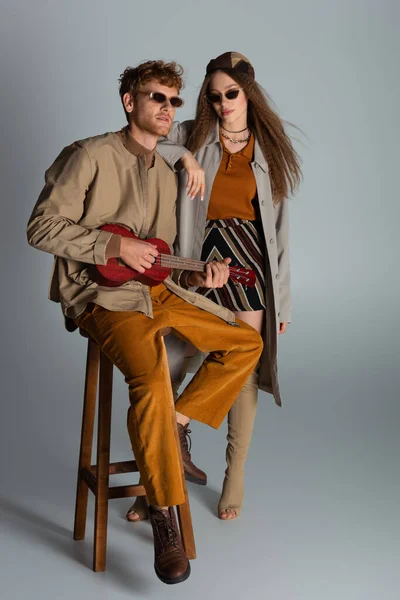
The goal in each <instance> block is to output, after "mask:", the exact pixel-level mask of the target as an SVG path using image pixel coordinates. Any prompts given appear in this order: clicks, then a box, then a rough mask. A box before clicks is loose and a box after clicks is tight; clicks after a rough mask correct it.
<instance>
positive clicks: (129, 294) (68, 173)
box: [27, 128, 235, 323]
mask: <svg viewBox="0 0 400 600" xmlns="http://www.w3.org/2000/svg"><path fill="white" fill-rule="evenodd" d="M148 159H149V151H146V149H145V148H143V146H141V145H140V144H138V142H136V140H134V138H133V137H132V136H131V135H130V133H129V131H128V130H127V128H125V129H123V130H121V131H120V132H117V133H106V134H104V135H99V136H96V137H92V138H88V139H86V140H81V141H78V142H74V143H73V144H71V145H70V146H67V147H66V148H64V150H63V151H62V152H61V154H60V155H59V156H58V157H57V158H56V160H55V161H54V163H53V164H52V165H51V167H50V168H49V169H48V170H47V171H46V175H45V181H46V183H45V186H44V188H43V190H42V192H41V194H40V196H39V199H38V201H37V203H36V206H35V207H34V209H33V212H32V215H31V217H30V219H29V223H28V229H27V235H28V242H29V244H31V245H32V246H34V247H35V248H38V249H40V250H44V251H45V252H49V253H51V254H54V255H55V261H54V267H53V273H52V276H51V282H50V291H49V298H50V299H51V300H53V301H55V302H60V303H61V306H62V310H63V312H64V314H65V315H66V316H67V317H72V318H75V317H77V316H78V315H79V314H80V313H81V312H82V311H83V310H84V309H85V307H86V305H87V304H88V303H89V302H94V303H95V304H99V305H101V306H103V307H104V308H106V309H108V310H135V311H139V312H142V313H144V314H145V315H147V316H148V317H152V316H153V313H152V304H151V298H150V292H149V288H148V286H146V285H143V284H141V283H139V282H137V281H129V282H127V283H125V284H123V285H121V286H119V287H116V288H109V287H105V286H101V285H98V283H96V281H95V279H96V274H97V270H96V268H95V267H94V265H95V264H101V265H104V264H106V262H107V259H108V257H109V256H118V247H119V236H116V235H115V234H112V233H109V232H105V231H100V227H101V226H102V225H104V224H106V223H120V224H122V225H125V226H126V227H128V228H129V229H131V230H132V231H133V232H134V233H135V234H136V235H138V236H139V237H140V238H141V239H145V238H148V237H156V238H161V239H163V240H165V241H166V242H167V243H168V244H169V245H170V246H171V247H172V244H173V243H174V240H175V236H176V218H175V205H176V196H177V181H176V175H175V173H174V171H173V170H172V169H171V168H170V167H169V166H168V165H167V164H166V163H165V162H164V160H163V159H162V158H161V157H160V156H159V155H158V154H157V153H153V154H152V156H151V160H150V163H152V165H151V166H150V165H149V160H148ZM149 167H150V168H149ZM175 275H176V277H175V279H177V275H178V274H175ZM164 283H165V285H166V287H167V288H168V289H169V290H171V291H172V292H174V293H175V294H176V295H177V296H180V297H181V298H183V299H184V300H186V301H187V302H189V303H191V304H194V305H196V306H198V307H199V308H201V309H203V310H207V311H208V312H211V313H213V314H216V315H217V316H219V317H221V318H222V319H224V320H225V321H227V322H232V323H234V322H235V317H234V315H233V313H231V312H230V311H229V310H226V309H225V308H222V307H219V306H217V305H216V304H215V303H214V302H211V301H210V300H208V299H207V298H204V297H203V296H201V295H200V294H196V293H194V292H192V291H189V290H186V289H184V288H182V287H180V286H179V285H177V283H175V281H174V280H173V279H172V278H171V277H169V278H168V279H167V280H166V281H165V282H164Z"/></svg>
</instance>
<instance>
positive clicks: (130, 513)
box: [126, 510, 140, 522]
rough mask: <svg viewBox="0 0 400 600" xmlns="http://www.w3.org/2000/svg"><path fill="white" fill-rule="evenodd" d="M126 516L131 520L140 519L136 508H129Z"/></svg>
mask: <svg viewBox="0 0 400 600" xmlns="http://www.w3.org/2000/svg"><path fill="white" fill-rule="evenodd" d="M126 518H127V519H128V521H131V522H135V521H140V515H139V514H138V513H137V512H136V510H128V512H127V513H126Z"/></svg>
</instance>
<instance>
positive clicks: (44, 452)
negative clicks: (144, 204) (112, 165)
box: [0, 0, 400, 600]
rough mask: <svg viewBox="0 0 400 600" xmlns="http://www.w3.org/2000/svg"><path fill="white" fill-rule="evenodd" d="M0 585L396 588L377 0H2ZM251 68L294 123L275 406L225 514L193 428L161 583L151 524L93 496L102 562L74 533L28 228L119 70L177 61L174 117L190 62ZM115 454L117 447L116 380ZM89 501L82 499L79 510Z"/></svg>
mask: <svg viewBox="0 0 400 600" xmlns="http://www.w3.org/2000/svg"><path fill="white" fill-rule="evenodd" d="M0 6H1V13H0V64H1V79H0V81H1V95H0V102H1V111H0V119H1V144H2V152H1V166H0V168H1V195H2V199H1V201H2V220H1V236H0V240H1V246H2V248H1V257H2V270H3V277H2V286H1V300H2V310H1V318H2V328H1V353H2V354H1V363H0V364H1V371H2V372H1V390H2V402H1V408H2V411H1V415H2V416H1V422H0V427H1V432H0V443H1V454H0V457H1V458H0V460H1V499H0V503H1V515H2V521H1V538H0V539H1V546H0V553H1V554H0V581H1V588H2V596H4V598H7V599H9V600H14V599H17V600H25V599H27V598H32V597H41V598H42V599H44V600H45V599H47V598H49V599H52V600H53V599H55V598H56V599H58V598H68V599H69V598H85V599H86V600H89V598H92V597H96V598H104V599H106V598H113V599H115V600H117V599H120V598H121V599H122V598H130V597H137V598H160V597H163V598H172V597H174V598H191V599H196V598H204V597H207V598H209V599H210V600H213V599H217V598H218V599H224V598H230V599H232V600H236V599H239V598H242V597H244V596H245V597H247V598H250V599H258V598H266V599H271V600H272V599H273V600H306V599H307V600H321V599H323V600H337V599H338V598H341V599H343V600H369V599H371V600H372V599H373V600H376V599H377V598H379V599H382V600H383V599H384V600H395V599H397V598H398V597H399V583H400V582H399V576H398V565H397V562H398V556H399V539H400V530H399V529H400V528H399V510H398V506H399V491H400V490H399V478H398V449H399V443H398V433H397V430H398V422H399V416H400V415H399V407H398V402H397V400H398V391H399V364H398V357H399V341H398V339H399V335H398V334H399V328H398V321H397V305H398V295H399V281H398V268H397V264H398V259H399V242H398V237H399V236H398V218H399V203H398V164H399V158H400V157H399V150H398V133H399V116H398V106H399V77H398V56H399V36H398V23H399V18H400V14H399V12H400V11H399V4H398V2H396V1H395V0H392V1H389V0H380V1H378V0H374V1H373V0H369V1H368V0H365V1H362V0H336V1H333V0H332V1H330V2H328V1H326V0H325V1H318V0H302V1H301V2H298V1H297V0H281V1H280V2H279V3H278V2H270V1H268V0H258V1H248V2H235V1H233V0H229V1H228V0H220V1H219V2H210V1H209V0H203V1H202V2H201V3H200V2H193V1H187V2H182V1H179V2H178V1H176V0H170V2H160V1H159V0H152V1H151V2H148V3H144V2H133V1H131V2H129V1H128V0H116V1H114V2H106V1H105V0H68V2H67V1H64V2H61V1H56V0H54V1H53V2H51V1H49V0H48V1H45V0H36V1H35V2H32V1H31V0H12V1H11V0H10V1H8V2H6V1H4V0H2V1H1V2H0ZM226 50H238V51H240V52H243V53H244V54H246V55H247V56H248V57H250V59H251V60H252V62H253V63H254V66H255V69H256V74H257V79H258V80H259V81H260V82H261V83H262V84H263V85H264V87H265V88H266V89H267V90H268V92H269V93H270V95H271V96H272V98H273V99H274V101H275V102H276V105H277V107H278V110H279V112H280V114H281V116H282V117H283V118H285V119H287V120H289V121H291V122H293V123H295V124H296V125H297V126H298V127H300V128H301V129H302V131H304V132H305V134H306V137H305V136H304V135H302V134H298V133H296V134H295V135H296V137H297V138H298V140H299V141H298V142H296V147H297V148H298V150H299V152H300V153H301V155H302V157H303V159H304V183H303V185H302V187H301V190H300V193H299V194H298V196H297V197H296V198H295V199H294V200H293V201H292V202H291V209H292V210H291V250H292V272H293V302H294V312H293V322H292V324H291V325H290V328H289V330H288V332H287V333H286V334H285V336H284V337H282V338H281V340H280V372H281V385H282V393H283V400H284V407H283V408H282V409H281V410H280V409H278V408H277V407H275V406H274V405H273V403H272V400H271V397H269V396H267V395H265V394H261V397H260V408H259V414H258V418H257V422H256V428H255V434H254V440H253V445H252V448H251V454H250V458H249V463H248V469H247V487H246V502H245V506H244V510H243V513H242V516H241V517H240V519H239V520H238V521H236V522H232V523H223V522H221V521H219V520H218V519H216V518H215V508H216V502H217V498H218V492H219V489H220V485H221V481H222V477H223V471H224V448H225V440H224V436H225V426H223V427H221V429H220V430H219V431H218V432H215V431H212V430H211V429H208V428H206V427H204V426H202V425H197V424H194V426H193V429H194V458H195V459H196V461H197V462H198V464H199V465H200V466H201V467H203V468H205V470H207V472H208V475H209V486H208V487H207V488H205V489H200V488H196V487H194V486H190V496H191V503H192V512H193V519H194V525H195V534H196V542H197V549H198V559H197V560H196V561H194V562H193V563H192V576H191V578H190V579H189V580H188V581H187V582H186V583H184V584H182V585H179V586H174V587H172V588H170V587H167V586H165V585H163V584H161V583H160V582H159V581H158V580H157V579H156V577H155V576H154V574H153V571H152V561H153V555H152V552H153V550H152V544H151V534H150V529H149V525H148V523H141V524H139V525H136V526H131V525H129V524H127V523H126V522H125V521H124V520H123V515H124V512H125V509H126V508H127V505H129V501H114V502H113V503H111V510H110V526H109V545H108V570H107V572H106V573H104V574H94V573H92V572H91V570H90V564H91V531H92V526H91V522H89V528H88V537H87V540H86V541H85V542H80V543H74V542H73V541H72V540H71V530H72V523H73V505H74V494H75V476H76V464H77V450H78V440H79V421H80V415H81V404H82V387H83V371H84V355H85V342H84V340H82V339H79V336H77V335H71V334H68V333H66V332H64V330H63V323H62V319H61V316H60V309H59V307H58V306H57V305H53V304H52V303H50V302H49V301H48V300H47V299H46V293H47V287H48V281H49V273H50V268H51V264H52V258H51V256H48V255H45V254H43V253H39V252H36V251H34V250H32V249H31V248H29V247H28V245H27V243H26V237H25V227H26V222H27V220H28V217H29V215H30V212H31V210H32V207H33V204H34V202H35V201H36V198H37V196H38V194H39V192H40V189H41V187H42V185H43V173H44V170H45V169H46V168H47V167H48V166H49V165H50V163H51V162H52V161H53V160H54V158H55V156H56V155H57V154H58V153H59V151H60V150H61V149H62V148H63V147H64V146H65V145H67V144H69V143H70V142H72V141H73V140H75V139H79V138H84V137H86V136H90V135H96V134H98V133H102V132H104V131H108V130H115V129H118V128H119V127H120V126H121V125H123V124H124V115H123V112H122V108H121V106H120V103H119V97H118V94H117V78H118V76H119V73H120V72H121V71H122V70H123V69H124V68H125V66H127V65H129V64H136V63H137V62H139V61H140V60H143V59H147V58H165V59H177V60H178V61H180V62H181V63H182V64H183V66H184V67H185V71H186V78H187V86H186V89H185V91H184V97H185V99H186V106H185V108H184V109H183V110H182V111H181V113H179V115H180V116H182V117H183V118H188V117H190V116H192V115H193V111H194V102H195V98H196V94H197V92H198V89H199V85H200V83H201V81H202V77H203V74H204V68H205V65H206V63H207V62H208V60H209V59H210V58H212V57H214V56H216V55H218V54H219V53H221V52H224V51H226ZM114 406H115V409H114V424H113V448H112V457H113V458H114V459H116V460H118V459H119V458H121V459H123V458H126V457H127V456H129V442H128V436H127V434H126V431H125V411H126V407H127V393H126V390H125V385H124V383H123V381H122V378H121V377H119V376H118V377H116V383H115V402H114ZM91 505H92V503H91Z"/></svg>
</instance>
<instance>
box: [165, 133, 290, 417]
mask: <svg viewBox="0 0 400 600" xmlns="http://www.w3.org/2000/svg"><path fill="white" fill-rule="evenodd" d="M191 124H192V121H185V122H183V123H177V122H176V123H174V124H173V126H172V129H171V132H170V134H169V135H168V138H164V139H162V140H161V141H160V143H159V144H158V146H157V151H158V153H159V154H161V156H163V158H164V159H165V160H166V161H167V162H168V163H169V164H175V163H176V162H177V161H178V160H179V159H180V158H181V156H182V155H183V154H184V153H185V152H186V151H187V150H186V148H185V144H186V142H187V139H188V132H189V130H190V127H191ZM195 157H196V159H197V161H198V162H199V164H200V166H201V167H202V168H203V169H204V171H205V176H206V192H205V197H204V201H203V202H201V201H200V200H199V199H198V198H196V199H194V200H191V199H190V198H189V197H188V196H187V194H186V190H185V187H186V179H187V175H186V172H185V171H184V170H182V171H180V174H179V191H178V203H177V217H178V233H177V239H176V244H175V253H176V254H178V255H179V256H186V257H191V258H194V259H196V260H199V259H200V257H201V249H202V243H203V236H204V230H205V226H206V216H207V208H208V203H209V200H210V194H211V189H212V184H213V181H214V178H215V176H216V174H217V171H218V168H219V165H220V162H221V159H222V147H221V143H220V139H219V125H218V124H217V125H216V127H215V129H214V130H213V131H212V132H211V133H210V135H209V136H208V139H207V140H206V143H205V144H204V146H203V147H202V148H201V149H200V150H199V151H198V152H196V154H195ZM252 169H253V172H254V176H255V180H256V185H257V195H258V199H259V206H260V213H261V220H262V226H263V230H264V236H265V242H266V244H265V246H266V257H265V258H266V260H265V278H266V279H265V280H266V303H267V310H266V319H265V327H264V331H263V339H264V351H263V354H262V356H261V363H260V372H259V374H260V377H259V388H260V389H262V390H264V391H266V392H269V393H271V394H273V396H274V398H275V402H276V403H277V404H278V405H279V406H280V405H281V397H280V392H279V383H278V370H277V348H278V324H279V322H289V321H290V320H291V314H290V311H291V298H290V269H289V248H288V240H289V224H288V201H287V200H284V201H282V202H280V203H279V204H274V203H273V201H272V194H271V186H270V180H269V175H268V165H267V162H266V160H265V158H264V155H263V153H262V151H261V148H260V145H259V143H258V142H257V139H256V140H255V145H254V160H253V162H252Z"/></svg>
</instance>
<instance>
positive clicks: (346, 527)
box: [0, 323, 400, 600]
mask: <svg viewBox="0 0 400 600" xmlns="http://www.w3.org/2000/svg"><path fill="white" fill-rule="evenodd" d="M301 329H302V328H301V326H298V327H297V328H295V329H293V330H292V332H291V334H288V335H291V336H292V338H291V340H289V338H287V340H286V342H285V344H284V343H283V342H282V344H281V346H282V352H281V355H282V360H281V362H282V368H281V378H282V388H283V392H284V397H285V404H284V407H283V408H282V409H279V408H277V407H275V406H274V405H273V404H272V402H271V399H270V397H268V396H267V395H265V394H261V397H260V408H259V413H258V418H257V422H256V428H255V433H254V439H253V444H252V448H251V455H250V457H249V462H248V469H247V486H246V500H245V506H244V510H243V513H242V515H241V517H240V519H239V520H238V521H236V522H231V523H225V522H221V521H219V520H218V519H217V518H216V517H215V510H216V503H217V500H218V493H219V489H220V485H221V481H222V476H223V471H224V448H225V445H224V433H225V424H224V426H223V427H221V429H220V430H219V431H218V432H215V431H213V430H211V429H208V428H207V427H205V426H203V425H200V424H196V423H195V424H193V443H194V450H193V453H194V458H195V459H196V461H197V462H198V464H199V465H200V466H201V467H203V468H205V469H206V470H207V472H208V475H209V484H208V486H207V487H206V488H200V487H197V486H193V485H190V486H189V490H190V499H191V506H192V513H193V521H194V527H195V535H196V543H197V550H198V558H197V559H196V560H195V561H193V563H192V575H191V577H190V579H189V580H188V581H187V582H185V583H183V584H181V585H177V586H171V587H169V586H165V585H163V584H162V583H160V582H159V581H158V580H157V578H156V577H155V575H154V573H153V568H152V560H153V555H152V552H153V548H152V536H151V529H150V526H149V524H148V523H140V524H136V525H132V524H129V523H127V522H125V520H124V512H125V510H126V508H127V506H128V505H129V501H126V500H123V501H122V500H117V501H113V502H112V503H111V507H110V517H109V540H108V567H107V571H106V573H103V574H101V573H99V574H95V573H93V572H92V571H91V568H90V567H91V552H92V540H91V534H92V523H93V519H92V517H93V501H92V499H91V502H90V514H89V526H88V532H87V539H86V540H85V541H83V542H73V541H72V524H73V508H74V492H75V470H76V461H77V446H78V438H79V419H80V408H81V390H82V383H83V369H82V359H83V357H84V351H85V342H84V340H79V339H73V336H71V337H70V338H68V344H71V369H73V368H76V371H75V372H76V373H77V376H76V379H74V380H73V381H71V379H70V377H69V376H68V373H67V372H66V371H65V370H64V367H63V365H62V364H61V362H60V363H59V362H58V361H57V359H56V360H55V362H54V363H53V365H52V370H53V373H52V376H51V377H48V375H49V373H47V379H46V381H44V379H41V377H40V376H41V369H42V368H43V373H42V375H43V376H44V375H45V369H46V368H48V367H46V366H45V365H46V361H45V357H46V354H47V353H48V352H49V348H47V347H46V348H42V352H43V354H40V355H39V356H36V357H35V359H34V367H31V368H32V369H33V368H34V371H35V373H36V377H37V379H36V382H35V385H36V388H37V389H36V391H35V392H34V393H33V395H32V407H31V409H28V410H25V416H24V412H23V411H19V410H18V409H17V408H16V407H15V406H14V409H13V416H12V417H10V423H9V430H8V431H5V432H4V436H3V442H7V440H8V444H9V446H8V448H9V450H8V453H9V459H8V460H5V459H6V457H5V455H4V454H3V460H4V462H3V466H4V469H3V474H4V475H3V477H2V481H3V486H2V490H3V492H2V494H1V500H0V503H1V515H2V522H1V546H0V548H1V558H0V580H1V587H2V588H3V589H4V590H7V595H6V596H4V597H5V598H7V599H10V600H14V599H16V600H25V599H27V600H28V599H30V598H32V595H34V597H40V598H41V599H42V600H47V599H48V600H50V599H51V600H53V599H58V598H68V599H69V598H79V599H80V598H82V599H85V600H89V599H90V598H113V599H116V600H117V599H119V598H121V599H122V598H133V597H134V598H147V599H148V598H161V597H162V598H191V599H193V600H195V599H200V598H201V599H204V598H209V599H212V600H213V599H221V598H230V599H232V600H236V599H238V600H239V599H241V598H243V597H246V598H251V599H253V598H254V599H256V598H257V599H258V598H265V599H271V600H321V599H323V600H337V599H339V598H340V599H343V600H370V599H371V600H377V599H382V600H397V599H398V598H399V584H400V578H399V575H398V565H397V562H398V556H399V542H398V540H399V539H400V528H399V508H398V506H399V498H400V494H399V492H400V490H399V479H398V416H399V415H398V407H397V405H396V394H395V391H396V389H398V385H397V384H396V378H397V373H395V362H394V359H391V358H390V356H389V357H387V360H386V361H383V363H382V364H381V365H380V366H379V374H380V375H379V377H378V370H377V369H378V367H377V366H376V364H375V359H376V356H375V350H374V347H372V346H370V347H369V350H368V347H367V345H366V344H365V341H366V340H363V339H362V338H359V339H358V341H357V342H353V343H352V346H351V347H349V343H350V338H349V336H347V335H343V332H342V333H340V331H339V330H337V339H336V340H335V334H334V332H333V330H332V331H331V332H330V333H331V335H330V344H331V345H326V343H325V345H324V339H326V338H325V333H326V332H324V331H322V330H321V332H320V333H318V331H317V332H315V331H314V334H313V338H312V340H313V341H312V344H313V347H314V348H319V349H320V351H321V352H320V353H318V352H314V353H313V354H311V353H308V352H307V347H306V346H307V345H306V344H305V343H304V340H305V339H307V337H306V331H305V329H306V327H305V323H304V325H303V331H302V330H301ZM59 335H60V336H65V335H66V334H64V333H63V332H60V333H59ZM60 339H65V338H64V337H63V338H61V337H60ZM340 339H342V342H343V344H342V346H341V344H340ZM52 343H54V341H53V342H51V341H49V342H48V344H49V345H50V346H51V344H52ZM338 348H339V349H340V348H342V352H340V351H338ZM26 351H27V352H28V353H29V352H30V349H29V341H27V349H26ZM79 365H80V367H79ZM285 365H286V366H285ZM289 365H290V368H289ZM57 366H58V368H59V371H57ZM40 381H41V383H40ZM60 384H61V385H60ZM395 384H396V385H395ZM23 385H24V382H23V381H21V386H23ZM21 393H22V389H21ZM41 394H42V396H41ZM125 394H126V392H125V386H124V383H123V381H122V378H119V376H117V378H116V382H115V410H114V415H113V419H114V421H113V451H112V458H113V459H115V460H120V459H123V458H126V457H127V456H129V446H128V440H127V435H126V433H125V429H124V424H125V408H126V396H125ZM43 395H46V397H47V399H48V400H49V399H52V401H51V402H49V401H48V400H47V404H46V411H44V409H43V410H42V409H41V408H40V406H41V402H42V400H43V397H44V396H43ZM16 397H17V396H16ZM44 420H45V421H46V423H51V426H47V427H46V426H44ZM16 431H19V432H20V434H22V435H21V437H19V438H18V440H17V439H16V437H15V432H16ZM7 465H8V467H9V468H7ZM10 467H12V468H10ZM124 477H127V476H123V478H122V479H123V480H124ZM116 481H117V480H116Z"/></svg>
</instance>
